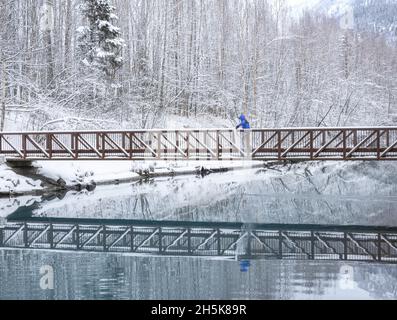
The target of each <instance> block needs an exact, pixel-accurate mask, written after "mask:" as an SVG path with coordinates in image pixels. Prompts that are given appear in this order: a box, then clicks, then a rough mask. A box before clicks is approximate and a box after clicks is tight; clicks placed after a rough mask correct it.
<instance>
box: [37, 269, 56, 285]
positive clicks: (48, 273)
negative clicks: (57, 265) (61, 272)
mask: <svg viewBox="0 0 397 320" xmlns="http://www.w3.org/2000/svg"><path fill="white" fill-rule="evenodd" d="M40 275H41V277H40V288H41V289H42V290H54V268H53V267H51V266H49V265H44V266H42V267H41V268H40Z"/></svg>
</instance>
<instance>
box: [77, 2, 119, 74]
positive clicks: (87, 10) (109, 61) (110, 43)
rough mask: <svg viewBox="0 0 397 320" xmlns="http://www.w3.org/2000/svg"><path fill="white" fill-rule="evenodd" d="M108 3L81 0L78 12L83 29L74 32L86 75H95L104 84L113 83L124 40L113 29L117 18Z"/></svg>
mask: <svg viewBox="0 0 397 320" xmlns="http://www.w3.org/2000/svg"><path fill="white" fill-rule="evenodd" d="M114 11H115V8H114V7H113V6H112V5H111V4H110V2H109V0H83V3H82V12H83V14H84V16H85V18H86V21H87V25H85V26H82V27H79V28H78V33H79V37H78V41H79V48H80V51H81V54H82V63H83V65H84V67H85V68H87V69H88V70H89V71H90V72H92V71H93V70H96V71H99V72H100V73H102V75H105V76H106V79H107V80H114V78H115V75H116V71H117V70H119V69H120V68H121V67H122V64H123V58H122V48H123V46H124V40H123V39H122V38H121V32H120V29H119V28H118V27H116V26H114V24H113V23H114V21H116V20H117V19H118V18H117V16H116V15H115V14H114Z"/></svg>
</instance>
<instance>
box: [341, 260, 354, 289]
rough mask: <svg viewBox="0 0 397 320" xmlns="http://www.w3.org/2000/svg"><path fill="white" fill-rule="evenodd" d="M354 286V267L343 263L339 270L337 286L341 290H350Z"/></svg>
mask: <svg viewBox="0 0 397 320" xmlns="http://www.w3.org/2000/svg"><path fill="white" fill-rule="evenodd" d="M355 287H356V283H355V281H354V268H353V267H351V266H347V265H344V266H342V267H341V268H340V270H339V288H341V289H342V290H351V289H354V288H355Z"/></svg>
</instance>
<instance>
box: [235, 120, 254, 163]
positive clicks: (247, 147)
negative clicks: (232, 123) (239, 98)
mask: <svg viewBox="0 0 397 320" xmlns="http://www.w3.org/2000/svg"><path fill="white" fill-rule="evenodd" d="M239 119H240V123H239V124H238V125H237V127H236V130H237V129H240V128H242V129H243V130H244V131H243V133H242V135H241V149H242V151H243V152H244V158H246V159H247V158H250V156H251V151H252V150H251V142H250V132H249V129H251V126H250V124H249V122H248V121H247V119H246V117H245V115H243V114H242V115H241V116H240V117H239ZM246 130H247V131H246Z"/></svg>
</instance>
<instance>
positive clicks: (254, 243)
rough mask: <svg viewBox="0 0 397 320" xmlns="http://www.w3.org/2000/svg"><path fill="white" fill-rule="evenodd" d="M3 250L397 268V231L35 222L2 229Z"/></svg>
mask: <svg viewBox="0 0 397 320" xmlns="http://www.w3.org/2000/svg"><path fill="white" fill-rule="evenodd" d="M0 247H3V248H25V249H45V250H74V251H94V252H120V253H132V254H150V255H168V256H201V257H224V258H237V259H240V260H246V259H295V260H344V261H366V262H382V263H397V227H390V228H389V227H372V226H330V225H285V224H283V225H279V224H244V223H229V222H224V223H223V222H184V221H147V220H146V221H145V220H97V219H69V218H42V217H39V218H36V217H32V218H28V219H24V220H22V219H21V220H20V219H16V220H8V222H7V223H6V224H5V225H3V226H0Z"/></svg>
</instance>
